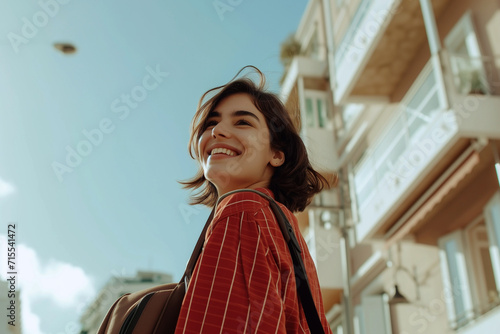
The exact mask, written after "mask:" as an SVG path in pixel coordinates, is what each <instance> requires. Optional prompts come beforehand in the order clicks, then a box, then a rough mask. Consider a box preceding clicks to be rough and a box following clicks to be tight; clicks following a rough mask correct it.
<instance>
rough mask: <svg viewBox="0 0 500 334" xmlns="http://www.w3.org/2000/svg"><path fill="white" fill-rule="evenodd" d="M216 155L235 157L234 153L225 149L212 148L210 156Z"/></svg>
mask: <svg viewBox="0 0 500 334" xmlns="http://www.w3.org/2000/svg"><path fill="white" fill-rule="evenodd" d="M217 153H222V154H226V155H229V156H235V155H236V152H234V151H231V150H228V149H227V148H222V147H217V148H214V149H213V150H212V152H210V155H214V154H217Z"/></svg>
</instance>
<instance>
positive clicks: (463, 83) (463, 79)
mask: <svg viewBox="0 0 500 334" xmlns="http://www.w3.org/2000/svg"><path fill="white" fill-rule="evenodd" d="M458 78H459V82H460V84H459V87H458V89H459V91H460V93H462V94H480V95H485V94H488V93H489V89H488V85H487V83H486V77H485V76H484V73H483V72H482V71H481V70H480V69H469V70H462V71H460V72H459V73H458Z"/></svg>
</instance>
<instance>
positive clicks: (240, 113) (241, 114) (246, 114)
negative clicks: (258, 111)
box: [232, 110, 260, 123]
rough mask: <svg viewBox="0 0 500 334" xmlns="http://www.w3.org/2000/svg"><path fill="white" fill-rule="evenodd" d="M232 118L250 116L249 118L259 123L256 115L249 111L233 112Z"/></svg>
mask: <svg viewBox="0 0 500 334" xmlns="http://www.w3.org/2000/svg"><path fill="white" fill-rule="evenodd" d="M232 116H233V117H235V116H250V117H253V118H255V119H256V120H257V122H259V123H260V119H259V118H258V117H257V115H255V114H254V113H252V112H250V111H246V110H237V111H235V112H233V114H232Z"/></svg>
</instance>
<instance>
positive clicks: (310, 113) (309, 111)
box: [306, 97, 316, 128]
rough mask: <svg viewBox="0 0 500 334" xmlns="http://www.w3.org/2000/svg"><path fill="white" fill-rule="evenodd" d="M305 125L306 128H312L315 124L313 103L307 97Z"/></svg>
mask: <svg viewBox="0 0 500 334" xmlns="http://www.w3.org/2000/svg"><path fill="white" fill-rule="evenodd" d="M306 124H307V127H308V128H312V127H314V126H315V124H316V122H315V121H314V110H313V101H312V99H311V98H309V97H308V98H306Z"/></svg>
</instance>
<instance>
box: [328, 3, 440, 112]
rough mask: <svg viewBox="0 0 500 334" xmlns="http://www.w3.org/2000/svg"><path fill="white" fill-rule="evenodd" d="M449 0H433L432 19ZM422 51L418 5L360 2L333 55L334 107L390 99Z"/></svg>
mask: <svg viewBox="0 0 500 334" xmlns="http://www.w3.org/2000/svg"><path fill="white" fill-rule="evenodd" d="M448 2H449V0H433V1H432V5H433V10H434V13H435V15H436V17H439V15H440V14H441V13H442V12H443V10H444V8H445V7H446V5H447V4H448ZM422 47H427V45H426V33H425V27H424V21H423V18H422V12H421V9H420V5H419V1H413V0H362V1H361V3H360V5H359V7H358V9H357V11H356V12H355V14H354V16H353V17H352V19H351V24H350V26H349V27H348V28H347V31H346V33H345V35H344V37H343V38H342V40H341V42H340V43H339V45H338V46H337V51H336V55H335V59H336V61H335V68H336V69H335V85H336V90H335V103H336V104H344V103H347V102H349V101H350V100H351V101H353V100H356V99H358V98H366V97H368V98H373V97H385V98H388V97H390V96H391V95H392V93H393V92H394V90H395V89H396V87H397V84H398V82H400V80H401V78H402V77H403V76H404V74H405V73H406V71H407V70H408V67H410V66H412V65H411V64H412V63H411V61H412V59H413V57H414V56H415V54H416V53H417V52H419V50H421V49H422Z"/></svg>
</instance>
